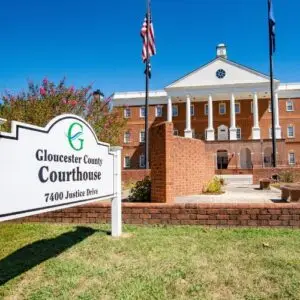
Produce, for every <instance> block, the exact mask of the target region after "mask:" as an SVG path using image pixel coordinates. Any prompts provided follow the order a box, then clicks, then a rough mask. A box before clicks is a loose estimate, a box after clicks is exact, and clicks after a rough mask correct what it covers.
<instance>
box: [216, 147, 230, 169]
mask: <svg viewBox="0 0 300 300" xmlns="http://www.w3.org/2000/svg"><path fill="white" fill-rule="evenodd" d="M217 167H218V169H227V167H228V152H227V150H218V151H217Z"/></svg>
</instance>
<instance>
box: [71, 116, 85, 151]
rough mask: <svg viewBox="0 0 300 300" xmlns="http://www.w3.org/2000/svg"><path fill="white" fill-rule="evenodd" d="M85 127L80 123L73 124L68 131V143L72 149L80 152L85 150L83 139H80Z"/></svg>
mask: <svg viewBox="0 0 300 300" xmlns="http://www.w3.org/2000/svg"><path fill="white" fill-rule="evenodd" d="M82 130H83V127H82V125H81V124H79V123H76V122H75V123H72V124H71V125H70V127H69V130H68V141H69V144H70V146H71V147H72V149H74V150H76V151H80V150H82V148H83V141H84V140H83V139H82V138H80V137H81V136H82V135H83V131H82Z"/></svg>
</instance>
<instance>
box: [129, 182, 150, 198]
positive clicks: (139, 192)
mask: <svg viewBox="0 0 300 300" xmlns="http://www.w3.org/2000/svg"><path fill="white" fill-rule="evenodd" d="M128 201H129V202H150V201H151V180H150V177H149V176H146V177H145V178H144V179H143V180H140V181H137V183H136V184H135V186H134V187H133V188H132V189H131V190H130V195H129V196H128Z"/></svg>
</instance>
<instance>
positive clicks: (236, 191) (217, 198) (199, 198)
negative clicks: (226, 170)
mask: <svg viewBox="0 0 300 300" xmlns="http://www.w3.org/2000/svg"><path fill="white" fill-rule="evenodd" d="M224 190H225V193H224V194H221V195H191V196H180V197H176V198H175V202H176V203H274V202H275V203H276V202H280V201H281V191H280V190H278V189H275V188H271V190H260V189H258V185H252V184H241V185H237V184H235V185H231V184H229V185H225V187H224Z"/></svg>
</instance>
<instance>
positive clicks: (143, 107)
mask: <svg viewBox="0 0 300 300" xmlns="http://www.w3.org/2000/svg"><path fill="white" fill-rule="evenodd" d="M142 111H144V115H143V114H142ZM145 116H146V107H145V106H141V107H140V118H145Z"/></svg>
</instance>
